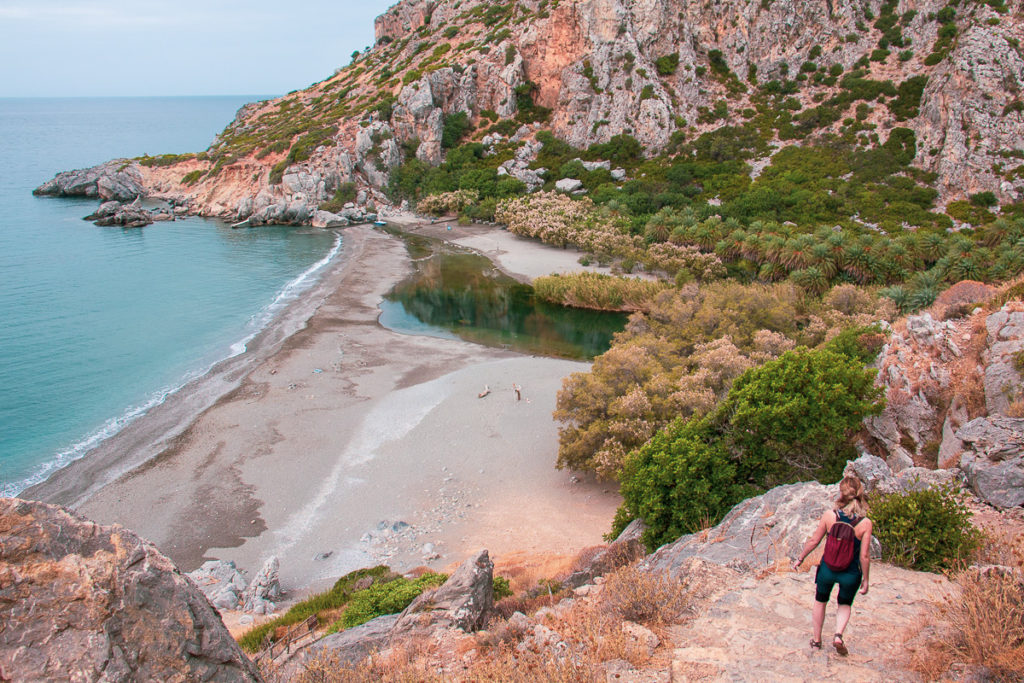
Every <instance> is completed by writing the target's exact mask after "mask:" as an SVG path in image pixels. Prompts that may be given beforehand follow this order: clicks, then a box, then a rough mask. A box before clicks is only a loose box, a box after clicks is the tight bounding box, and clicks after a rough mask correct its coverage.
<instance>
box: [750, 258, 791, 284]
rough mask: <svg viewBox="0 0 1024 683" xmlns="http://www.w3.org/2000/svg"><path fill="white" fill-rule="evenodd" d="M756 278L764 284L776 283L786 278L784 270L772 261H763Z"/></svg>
mask: <svg viewBox="0 0 1024 683" xmlns="http://www.w3.org/2000/svg"><path fill="white" fill-rule="evenodd" d="M757 277H758V279H760V280H764V281H765V282H776V281H778V280H781V279H782V278H784V277H786V269H785V268H784V267H782V266H781V265H779V264H778V263H774V262H772V261H765V262H764V263H763V264H761V269H760V270H759V271H757Z"/></svg>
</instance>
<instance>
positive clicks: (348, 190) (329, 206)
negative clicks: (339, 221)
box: [320, 183, 356, 213]
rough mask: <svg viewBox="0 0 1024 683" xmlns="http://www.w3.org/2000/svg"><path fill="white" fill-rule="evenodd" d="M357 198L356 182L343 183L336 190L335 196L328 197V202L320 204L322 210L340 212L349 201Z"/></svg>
mask: <svg viewBox="0 0 1024 683" xmlns="http://www.w3.org/2000/svg"><path fill="white" fill-rule="evenodd" d="M355 200H356V184H355V183H342V184H341V185H338V189H336V190H335V191H334V196H333V197H331V198H330V199H328V200H327V201H326V202H324V203H323V204H321V205H320V209H321V210H322V211H330V212H331V213H338V212H339V211H341V210H342V209H343V208H345V205H346V204H348V203H349V202H354V201H355Z"/></svg>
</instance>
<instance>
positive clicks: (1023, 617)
mask: <svg viewBox="0 0 1024 683" xmlns="http://www.w3.org/2000/svg"><path fill="white" fill-rule="evenodd" d="M958 583H959V584H960V586H961V589H962V594H961V596H960V599H959V600H957V601H956V602H954V603H953V604H951V605H950V609H949V611H948V616H949V621H950V624H951V625H952V627H953V632H954V634H955V636H954V638H953V639H952V640H951V641H950V642H948V643H947V647H949V648H950V649H951V650H952V651H953V652H954V653H955V654H956V655H957V658H958V659H962V660H963V661H966V662H969V663H971V664H979V665H983V666H985V667H988V669H989V670H990V671H991V672H992V674H993V675H994V677H995V678H996V679H997V680H1004V681H1019V680H1020V677H1021V672H1024V576H1022V575H1021V574H1020V572H1011V571H988V572H977V571H974V572H968V573H965V574H964V575H963V576H961V577H960V579H959V581H958Z"/></svg>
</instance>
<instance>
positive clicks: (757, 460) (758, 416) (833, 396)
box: [719, 349, 884, 488]
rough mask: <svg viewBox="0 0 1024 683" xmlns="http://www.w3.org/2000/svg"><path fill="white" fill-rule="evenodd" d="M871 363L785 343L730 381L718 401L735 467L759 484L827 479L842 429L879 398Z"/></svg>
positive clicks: (874, 410) (877, 406)
mask: <svg viewBox="0 0 1024 683" xmlns="http://www.w3.org/2000/svg"><path fill="white" fill-rule="evenodd" d="M875 374H876V373H875V370H873V369H868V368H865V367H864V364H863V362H861V361H860V360H858V359H853V358H850V357H849V356H846V355H845V354H840V353H837V352H835V351H832V350H829V349H821V350H816V351H810V350H807V349H797V350H795V351H788V352H786V353H785V354H783V355H782V357H781V358H779V359H777V360H773V361H769V362H767V363H765V364H764V365H762V366H761V367H759V368H753V369H751V370H748V371H747V372H746V373H744V374H743V375H741V376H740V377H739V378H737V380H736V381H735V382H734V383H733V385H732V389H731V390H730V391H729V397H728V398H727V399H726V400H725V402H724V403H723V404H722V406H721V408H720V413H719V414H720V416H721V418H722V420H723V422H724V423H725V425H726V427H725V429H724V434H725V437H726V442H727V443H728V445H729V448H730V450H731V451H732V452H734V453H739V454H740V455H739V463H740V464H739V467H740V469H739V472H740V475H741V476H743V477H744V478H745V479H747V480H750V481H753V482H756V483H757V484H759V485H762V486H764V487H766V488H771V487H773V486H777V485H778V484H784V483H788V482H792V481H800V480H807V479H818V480H820V481H825V482H829V481H835V480H836V479H838V478H839V477H840V476H841V475H842V470H843V466H844V465H845V463H846V460H847V457H848V456H853V457H855V454H854V453H853V451H852V450H851V447H850V437H851V436H852V435H853V433H854V432H855V431H856V430H857V429H858V428H859V427H860V423H861V422H862V421H863V419H864V418H865V417H867V416H869V415H877V414H878V413H880V412H881V411H882V408H883V407H884V403H883V402H882V401H880V400H878V399H880V398H881V389H880V388H879V387H876V386H875V385H874V380H875Z"/></svg>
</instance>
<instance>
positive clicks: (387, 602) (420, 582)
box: [327, 574, 448, 634]
mask: <svg viewBox="0 0 1024 683" xmlns="http://www.w3.org/2000/svg"><path fill="white" fill-rule="evenodd" d="M447 580H448V576H447V575H446V574H424V575H423V576H421V577H419V578H418V579H406V578H404V577H401V578H397V579H395V580H394V581H388V582H387V583H378V584H374V585H372V586H370V587H369V588H366V589H365V590H361V591H359V592H357V593H354V594H353V595H352V598H351V599H350V600H349V602H348V605H347V606H346V607H345V611H344V612H343V613H342V615H341V619H339V620H337V621H336V622H334V623H333V624H331V626H330V628H328V629H327V634H330V633H334V632H336V631H340V630H341V629H343V628H352V627H353V626H359V625H360V624H365V623H366V622H368V621H370V620H371V619H375V618H377V617H379V616H382V615H384V614H396V613H398V612H401V611H402V610H404V609H405V608H406V607H408V606H409V605H410V603H412V601H413V600H415V599H416V598H417V597H418V596H419V594H420V593H422V592H423V591H425V590H427V589H428V588H436V587H437V586H440V585H441V584H442V583H444V582H445V581H447Z"/></svg>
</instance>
